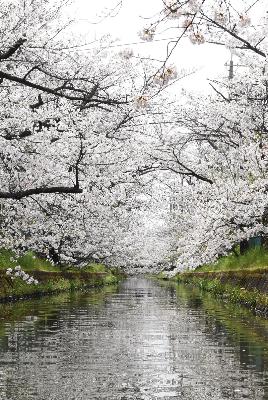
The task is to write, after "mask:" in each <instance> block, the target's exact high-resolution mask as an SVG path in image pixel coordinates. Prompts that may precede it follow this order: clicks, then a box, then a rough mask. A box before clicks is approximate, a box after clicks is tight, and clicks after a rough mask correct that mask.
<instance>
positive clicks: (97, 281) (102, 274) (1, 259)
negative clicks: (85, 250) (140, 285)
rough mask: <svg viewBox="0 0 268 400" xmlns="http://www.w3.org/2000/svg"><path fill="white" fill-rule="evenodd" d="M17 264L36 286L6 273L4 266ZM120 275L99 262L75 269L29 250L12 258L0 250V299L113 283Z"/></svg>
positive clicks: (13, 266) (10, 253)
mask: <svg viewBox="0 0 268 400" xmlns="http://www.w3.org/2000/svg"><path fill="white" fill-rule="evenodd" d="M18 264H19V265H20V266H21V268H22V269H23V271H25V272H27V273H28V274H29V275H30V276H32V277H33V278H34V279H37V280H38V284H37V285H34V284H28V283H27V282H26V281H24V280H23V279H21V278H15V279H12V278H11V277H10V276H7V275H6V270H7V268H15V266H16V265H18ZM120 277H121V275H120V273H119V271H117V270H111V269H108V268H107V267H106V266H105V265H103V264H97V263H91V264H88V265H87V266H86V267H84V268H82V269H79V270H78V269H77V268H75V267H72V266H64V267H59V266H56V265H53V264H51V263H50V262H49V261H47V260H43V259H41V258H38V257H36V256H35V255H34V254H33V253H31V252H28V253H27V254H25V255H24V256H22V257H20V258H19V259H17V260H14V255H13V254H12V252H10V251H7V250H0V301H8V300H18V299H20V298H25V297H31V296H41V295H44V294H49V293H58V292H62V291H68V290H71V291H73V290H78V289H82V288H87V287H99V286H103V285H109V284H113V283H117V282H118V281H119V280H120Z"/></svg>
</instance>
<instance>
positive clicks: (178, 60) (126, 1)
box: [74, 0, 230, 91]
mask: <svg viewBox="0 0 268 400" xmlns="http://www.w3.org/2000/svg"><path fill="white" fill-rule="evenodd" d="M118 1H119V0H98V1H90V0H74V3H75V9H76V11H75V13H76V16H77V17H78V19H79V29H81V31H82V32H84V33H85V34H86V35H87V38H88V39H89V41H90V40H93V39H99V38H100V37H101V36H102V35H105V34H111V36H112V37H113V38H114V39H118V41H117V42H116V46H118V50H120V49H121V48H122V49H123V48H124V47H126V48H132V49H133V51H134V53H135V54H137V55H141V56H146V57H147V56H149V57H153V58H157V59H165V54H166V46H167V43H168V42H169V40H167V39H168V38H172V37H174V36H175V32H174V30H172V29H170V30H166V31H164V32H162V33H160V34H159V35H158V36H157V37H156V39H157V41H154V42H142V41H141V40H140V38H139V36H138V32H139V31H140V30H142V28H143V27H145V26H146V25H148V24H149V18H151V17H154V16H155V15H156V14H157V13H158V12H159V10H161V8H162V0H135V1H133V0H123V4H122V7H121V8H117V9H116V10H115V11H114V12H112V15H110V16H109V15H108V14H109V12H110V10H111V8H113V7H115V6H116V4H117V3H118ZM105 16H107V17H105ZM124 44H125V45H124ZM229 57H230V56H229V53H228V51H227V50H225V49H224V48H222V47H217V46H212V45H192V44H191V43H190V41H189V40H188V39H185V40H184V41H183V43H182V44H180V45H179V47H178V49H177V50H176V51H175V53H174V55H173V57H172V59H171V63H172V64H175V65H176V67H177V69H178V70H180V68H191V67H197V68H198V69H200V71H199V72H198V73H196V74H195V75H192V76H191V77H189V78H187V79H184V80H183V81H180V83H179V84H178V88H177V90H178V91H179V90H180V88H181V87H184V88H185V89H190V90H198V91H207V90H208V91H209V85H208V82H207V80H206V79H207V78H213V77H215V76H217V74H220V75H223V74H225V75H228V71H227V67H226V66H225V65H224V64H225V63H226V62H228V61H229ZM175 90H176V89H175Z"/></svg>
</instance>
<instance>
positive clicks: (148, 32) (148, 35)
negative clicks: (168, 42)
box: [139, 28, 155, 42]
mask: <svg viewBox="0 0 268 400" xmlns="http://www.w3.org/2000/svg"><path fill="white" fill-rule="evenodd" d="M154 35H155V29H154V28H144V29H143V30H142V31H140V32H139V37H140V38H141V39H142V40H145V41H146V42H151V41H152V40H153V39H154Z"/></svg>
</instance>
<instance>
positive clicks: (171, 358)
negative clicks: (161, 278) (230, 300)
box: [0, 278, 268, 400]
mask: <svg viewBox="0 0 268 400" xmlns="http://www.w3.org/2000/svg"><path fill="white" fill-rule="evenodd" d="M0 310H1V311H0V399H1V400H26V399H27V400H31V399H34V400H56V399H57V400H67V399H68V400H94V399H98V400H99V399H105V400H106V399H107V400H123V399H124V400H153V399H164V400H165V399H183V400H202V399H206V400H214V399H215V400H223V399H228V400H233V399H237V400H241V399H248V400H268V372H267V371H268V321H265V320H263V319H261V318H259V317H254V316H253V315H252V314H251V313H250V312H249V311H246V310H244V309H242V308H240V307H237V306H233V305H232V306H230V305H227V304H225V303H223V302H221V301H218V300H215V299H213V297H211V296H210V295H208V294H205V295H204V294H203V295H202V294H201V293H200V292H198V291H197V290H193V289H190V288H187V287H185V286H173V285H171V284H160V283H158V282H155V281H153V280H148V279H144V278H129V279H127V280H125V281H124V282H122V283H121V284H120V285H119V286H117V287H112V286H111V287H107V288H105V289H102V290H91V291H88V292H79V293H64V294H60V295H57V296H48V297H44V298H42V299H34V300H26V301H21V302H18V303H15V304H5V305H3V304H2V305H0Z"/></svg>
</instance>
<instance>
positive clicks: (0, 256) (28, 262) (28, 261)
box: [0, 249, 60, 272]
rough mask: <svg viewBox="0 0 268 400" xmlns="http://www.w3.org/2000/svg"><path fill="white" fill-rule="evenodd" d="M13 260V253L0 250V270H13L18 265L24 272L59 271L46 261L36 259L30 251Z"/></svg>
mask: <svg viewBox="0 0 268 400" xmlns="http://www.w3.org/2000/svg"><path fill="white" fill-rule="evenodd" d="M13 258H16V257H15V253H14V252H13V251H11V250H6V249H0V270H6V269H7V268H14V267H15V266H16V265H18V264H19V265H20V266H21V267H22V269H23V270H24V271H49V272H57V271H60V268H59V267H58V266H56V265H52V264H51V263H50V262H49V261H48V260H44V259H41V258H39V257H36V256H35V254H34V253H33V252H32V251H28V252H27V253H25V254H24V255H23V256H21V257H18V258H17V259H16V260H17V261H13Z"/></svg>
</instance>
